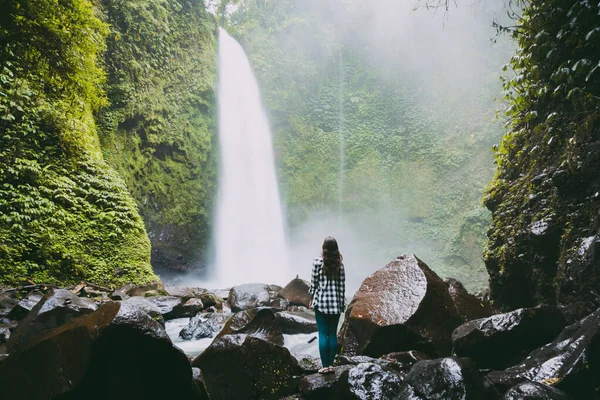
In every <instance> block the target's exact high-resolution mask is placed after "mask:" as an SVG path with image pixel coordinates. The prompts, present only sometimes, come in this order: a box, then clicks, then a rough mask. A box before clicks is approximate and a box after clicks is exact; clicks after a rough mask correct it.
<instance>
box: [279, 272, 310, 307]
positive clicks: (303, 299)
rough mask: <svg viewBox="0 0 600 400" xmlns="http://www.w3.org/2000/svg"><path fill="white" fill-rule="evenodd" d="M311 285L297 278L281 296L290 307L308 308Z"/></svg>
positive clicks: (282, 290)
mask: <svg viewBox="0 0 600 400" xmlns="http://www.w3.org/2000/svg"><path fill="white" fill-rule="evenodd" d="M309 287H310V285H309V283H308V282H306V281H305V280H304V279H300V278H295V279H292V280H291V281H290V283H288V284H287V285H285V287H284V288H283V289H281V292H279V294H280V295H281V296H283V297H284V298H285V299H286V300H287V301H288V303H289V304H290V305H294V306H304V307H308V306H309V305H310V299H311V295H310V294H309V293H308V289H309Z"/></svg>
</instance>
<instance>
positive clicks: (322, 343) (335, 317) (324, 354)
mask: <svg viewBox="0 0 600 400" xmlns="http://www.w3.org/2000/svg"><path fill="white" fill-rule="evenodd" d="M315 317H316V318H317V329H318V330H319V353H320V354H321V362H322V363H323V367H329V366H331V365H333V359H334V358H335V352H336V350H337V326H338V321H339V320H340V314H324V313H322V312H320V311H319V310H315Z"/></svg>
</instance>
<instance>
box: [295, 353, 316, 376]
mask: <svg viewBox="0 0 600 400" xmlns="http://www.w3.org/2000/svg"><path fill="white" fill-rule="evenodd" d="M292 355H293V356H294V358H295V359H296V361H298V365H299V366H300V368H301V369H302V373H303V374H314V373H315V372H317V371H318V370H319V369H320V368H321V360H320V359H318V358H316V357H312V356H309V355H305V354H292Z"/></svg>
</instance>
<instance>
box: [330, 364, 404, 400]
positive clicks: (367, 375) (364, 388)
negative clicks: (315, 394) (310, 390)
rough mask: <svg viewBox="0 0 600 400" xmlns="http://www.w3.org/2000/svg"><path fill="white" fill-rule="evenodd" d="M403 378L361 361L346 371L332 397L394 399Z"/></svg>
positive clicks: (363, 399) (368, 399) (364, 399)
mask: <svg viewBox="0 0 600 400" xmlns="http://www.w3.org/2000/svg"><path fill="white" fill-rule="evenodd" d="M401 383H402V378H401V377H400V376H398V375H397V374H395V373H393V372H389V371H386V370H384V369H383V368H382V367H381V366H379V365H377V364H373V363H368V362H365V363H360V364H358V365H356V366H354V367H352V368H351V369H349V370H348V371H345V372H344V373H343V374H342V375H341V376H340V379H339V380H338V382H337V383H336V384H335V387H334V388H333V390H332V392H331V395H330V396H329V397H330V398H333V399H348V400H350V399H360V400H385V399H393V398H394V395H395V394H396V393H397V392H398V390H399V389H400V385H401Z"/></svg>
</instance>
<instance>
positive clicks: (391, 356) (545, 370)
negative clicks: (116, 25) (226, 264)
mask: <svg viewBox="0 0 600 400" xmlns="http://www.w3.org/2000/svg"><path fill="white" fill-rule="evenodd" d="M36 289H39V290H30V291H28V290H11V291H4V292H3V293H2V294H1V295H0V394H1V395H2V397H3V398H7V399H31V400H35V399H80V398H86V399H89V398H92V399H96V398H97V399H155V398H156V399H198V400H200V399H209V398H210V399H211V400H215V399H217V400H218V399H284V398H286V399H410V400H417V399H423V400H425V399H450V400H453V399H569V398H571V399H600V378H599V377H600V332H599V330H600V309H599V310H596V311H594V312H591V313H590V312H588V311H589V310H585V309H582V308H581V307H571V306H569V305H564V306H560V307H556V306H544V305H542V306H538V307H535V308H528V309H517V310H512V311H510V312H505V313H499V312H498V311H497V310H495V309H494V308H493V307H492V306H490V305H489V304H487V303H486V302H485V301H484V300H482V299H480V298H478V297H476V296H474V295H472V294H469V293H467V291H466V290H465V289H464V288H463V287H462V285H461V284H460V282H458V281H455V280H447V281H444V280H442V279H440V278H439V277H438V276H437V275H436V274H435V273H434V272H433V271H432V270H431V269H430V268H429V267H428V266H427V265H425V264H424V263H423V262H422V261H421V260H419V259H418V258H417V257H415V256H414V255H412V254H406V255H402V256H399V257H398V258H396V259H394V260H392V262H390V263H389V264H388V265H387V266H386V267H384V268H382V269H380V270H378V271H377V272H375V273H374V274H372V275H371V276H369V277H368V278H367V279H365V281H364V282H363V284H362V286H361V287H360V289H359V290H358V291H357V292H356V293H355V294H354V296H353V298H352V301H351V302H350V304H349V306H348V308H347V310H346V314H345V316H344V320H343V324H342V326H341V330H340V333H339V336H338V339H339V345H340V355H339V357H338V359H337V360H336V367H335V373H333V374H330V375H319V374H317V373H316V370H317V369H318V368H319V367H320V363H319V360H318V348H317V340H315V338H316V336H317V334H316V323H315V318H314V313H313V312H312V311H311V310H308V309H307V306H308V300H309V296H308V293H307V291H308V284H307V283H306V282H305V281H303V280H301V279H294V280H292V281H291V282H290V283H289V284H288V285H287V286H286V287H284V288H281V287H278V286H275V285H268V284H262V283H251V284H246V285H240V286H236V287H233V288H230V289H218V290H211V289H205V288H190V287H182V286H177V287H173V286H172V287H168V286H167V287H165V286H163V285H162V284H160V283H156V284H151V285H146V286H131V285H129V286H126V287H123V288H120V289H118V290H105V289H104V288H98V287H93V286H89V285H85V284H81V285H77V286H76V287H73V288H63V289H57V288H44V287H41V288H36Z"/></svg>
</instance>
